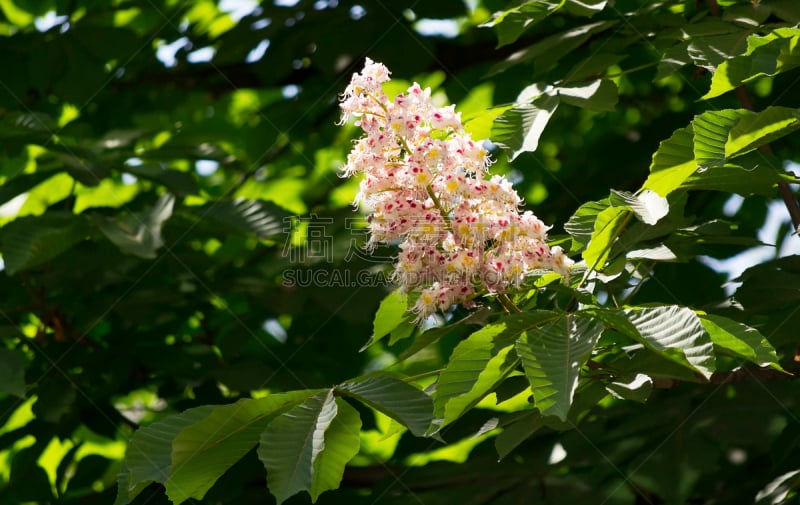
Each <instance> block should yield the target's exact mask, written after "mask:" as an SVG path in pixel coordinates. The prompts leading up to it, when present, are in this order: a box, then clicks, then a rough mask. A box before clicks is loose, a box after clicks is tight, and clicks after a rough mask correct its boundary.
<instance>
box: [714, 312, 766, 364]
mask: <svg viewBox="0 0 800 505" xmlns="http://www.w3.org/2000/svg"><path fill="white" fill-rule="evenodd" d="M700 322H701V323H702V324H703V328H705V329H706V331H707V332H708V334H709V336H710V337H711V341H712V342H714V345H715V346H717V347H719V348H721V349H724V350H725V351H727V352H729V353H731V354H733V355H734V356H738V357H740V358H744V359H746V360H748V361H751V362H753V363H755V364H756V365H758V366H770V367H772V368H775V369H777V370H782V368H781V366H780V365H779V364H778V356H777V354H776V353H775V348H774V347H772V344H770V343H769V341H767V339H766V338H765V337H764V335H762V334H761V333H759V331H758V330H756V329H755V328H751V327H749V326H747V325H746V324H742V323H740V322H738V321H734V320H733V319H728V318H727V317H722V316H717V315H713V314H703V315H701V316H700Z"/></svg>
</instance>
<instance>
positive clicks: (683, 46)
mask: <svg viewBox="0 0 800 505" xmlns="http://www.w3.org/2000/svg"><path fill="white" fill-rule="evenodd" d="M691 62H692V58H691V57H690V56H689V42H688V41H686V42H680V43H678V44H675V45H673V46H671V47H670V48H669V49H667V50H666V51H665V52H664V54H663V55H662V56H661V61H659V63H658V67H657V68H656V76H655V78H654V79H653V80H654V81H660V80H661V79H663V78H665V77H667V76H669V75H672V74H674V73H675V71H676V70H678V69H679V68H681V67H683V66H685V65H688V64H689V63H691Z"/></svg>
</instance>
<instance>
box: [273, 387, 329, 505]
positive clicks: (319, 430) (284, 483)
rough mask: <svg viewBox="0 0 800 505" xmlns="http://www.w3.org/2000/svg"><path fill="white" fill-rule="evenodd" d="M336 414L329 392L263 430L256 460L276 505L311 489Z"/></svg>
mask: <svg viewBox="0 0 800 505" xmlns="http://www.w3.org/2000/svg"><path fill="white" fill-rule="evenodd" d="M337 412H338V406H337V403H336V399H335V398H334V396H333V390H332V389H331V390H329V391H327V392H324V391H323V392H320V393H317V394H315V395H313V396H310V397H308V398H306V400H305V401H303V403H301V404H299V405H297V406H295V407H293V408H291V409H290V410H288V411H287V412H285V413H283V414H281V415H280V416H278V418H277V419H275V420H274V421H272V422H271V423H269V426H267V428H266V429H265V430H264V432H263V434H262V435H261V442H260V444H259V446H258V457H259V459H260V460H261V462H262V463H264V467H265V468H266V469H267V485H268V487H269V491H270V493H272V495H273V496H274V497H275V499H276V500H277V502H278V503H279V504H280V503H283V502H284V501H285V500H286V499H287V498H289V497H290V496H292V495H294V494H296V493H298V492H300V491H308V490H311V488H312V486H313V475H314V462H315V460H316V459H317V457H318V456H319V455H320V453H321V452H322V451H323V450H324V449H325V432H326V431H327V429H328V428H329V427H330V425H331V423H332V422H333V419H334V418H335V417H336V414H337ZM323 485H324V483H323V484H320V486H323ZM319 492H322V489H320V490H319Z"/></svg>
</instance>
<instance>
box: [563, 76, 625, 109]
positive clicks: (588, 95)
mask: <svg viewBox="0 0 800 505" xmlns="http://www.w3.org/2000/svg"><path fill="white" fill-rule="evenodd" d="M555 93H556V94H557V95H558V97H559V98H560V99H561V101H562V102H564V103H566V104H569V105H574V106H576V107H581V108H583V109H589V110H594V111H601V112H602V111H613V110H614V109H615V106H616V105H617V101H618V100H619V92H618V90H617V85H616V84H615V83H614V82H613V81H611V80H610V79H598V80H596V81H593V82H591V83H589V84H585V85H583V86H565V87H560V88H556V90H555Z"/></svg>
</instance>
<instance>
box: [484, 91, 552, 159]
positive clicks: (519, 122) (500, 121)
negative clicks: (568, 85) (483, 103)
mask: <svg viewBox="0 0 800 505" xmlns="http://www.w3.org/2000/svg"><path fill="white" fill-rule="evenodd" d="M557 107H558V98H557V97H554V96H544V97H542V98H539V99H537V100H535V101H534V103H533V104H523V105H516V106H514V107H513V108H512V109H511V110H508V111H506V112H504V113H503V114H501V115H500V116H498V117H497V119H495V120H494V124H493V125H492V134H491V139H492V142H494V143H495V144H497V145H499V146H500V147H503V148H504V149H507V150H509V151H511V155H510V156H509V157H510V159H511V160H512V161H513V160H514V159H515V158H516V157H517V156H519V155H520V154H522V153H524V152H528V151H535V150H536V148H537V147H539V137H541V135H542V132H543V131H544V128H545V126H547V122H548V121H550V117H551V116H552V115H553V113H554V112H555V110H556V108H557Z"/></svg>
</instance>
